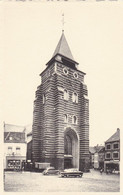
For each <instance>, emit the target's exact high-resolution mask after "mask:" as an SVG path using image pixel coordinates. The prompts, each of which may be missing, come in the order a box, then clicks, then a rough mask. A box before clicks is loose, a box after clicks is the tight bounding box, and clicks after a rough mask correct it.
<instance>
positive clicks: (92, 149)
mask: <svg viewBox="0 0 123 195" xmlns="http://www.w3.org/2000/svg"><path fill="white" fill-rule="evenodd" d="M95 152H96V149H95V147H94V146H93V147H92V146H91V147H89V154H90V168H94V154H95Z"/></svg>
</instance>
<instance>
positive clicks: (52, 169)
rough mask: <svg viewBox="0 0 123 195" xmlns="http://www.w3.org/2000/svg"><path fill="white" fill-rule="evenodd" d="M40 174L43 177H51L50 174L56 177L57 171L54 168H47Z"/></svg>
mask: <svg viewBox="0 0 123 195" xmlns="http://www.w3.org/2000/svg"><path fill="white" fill-rule="evenodd" d="M42 173H43V175H51V174H53V175H58V174H59V170H56V169H55V168H54V167H48V168H46V169H45V170H44V171H43V172H42Z"/></svg>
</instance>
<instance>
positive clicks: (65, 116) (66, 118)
mask: <svg viewBox="0 0 123 195" xmlns="http://www.w3.org/2000/svg"><path fill="white" fill-rule="evenodd" d="M64 122H65V123H67V122H68V116H67V114H65V115H64Z"/></svg>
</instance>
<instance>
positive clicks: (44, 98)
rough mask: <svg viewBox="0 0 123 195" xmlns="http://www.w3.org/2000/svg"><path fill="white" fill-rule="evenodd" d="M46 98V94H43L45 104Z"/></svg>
mask: <svg viewBox="0 0 123 195" xmlns="http://www.w3.org/2000/svg"><path fill="white" fill-rule="evenodd" d="M45 100H46V97H45V94H43V104H45Z"/></svg>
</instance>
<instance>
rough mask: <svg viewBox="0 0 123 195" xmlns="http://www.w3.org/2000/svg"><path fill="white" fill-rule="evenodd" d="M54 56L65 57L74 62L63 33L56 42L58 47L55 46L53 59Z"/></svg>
mask: <svg viewBox="0 0 123 195" xmlns="http://www.w3.org/2000/svg"><path fill="white" fill-rule="evenodd" d="M56 54H61V55H62V56H65V57H67V58H69V59H71V60H73V61H74V58H73V55H72V53H71V51H70V48H69V45H68V43H67V41H66V38H65V35H64V31H62V35H61V38H60V40H59V42H58V45H57V47H56V49H55V51H54V54H53V56H52V57H54V56H55V55H56Z"/></svg>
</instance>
